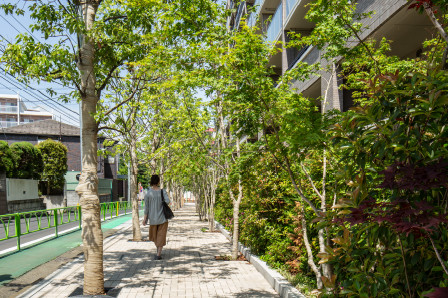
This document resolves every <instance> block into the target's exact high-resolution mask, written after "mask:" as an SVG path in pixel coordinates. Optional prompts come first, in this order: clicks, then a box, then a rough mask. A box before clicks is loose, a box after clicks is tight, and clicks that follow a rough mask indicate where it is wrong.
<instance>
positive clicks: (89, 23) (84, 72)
mask: <svg viewBox="0 0 448 298" xmlns="http://www.w3.org/2000/svg"><path fill="white" fill-rule="evenodd" d="M81 8H82V15H83V18H84V21H85V26H86V29H87V30H90V29H91V28H92V27H93V24H94V22H95V16H96V12H97V9H98V4H97V3H96V1H87V2H84V3H83V4H82V5H81ZM79 51H80V61H79V63H78V69H79V72H80V77H81V91H82V92H81V117H82V124H83V125H82V131H81V134H82V143H81V146H82V172H81V177H80V178H79V184H78V186H77V187H76V192H77V193H78V195H79V196H80V200H79V203H80V205H81V210H82V242H83V250H84V289H83V291H84V295H102V294H104V273H103V233H102V231H101V219H100V202H99V197H98V176H97V136H98V124H97V122H96V120H95V118H94V115H95V114H96V106H97V103H98V99H99V98H98V94H97V92H96V76H95V70H94V58H95V49H94V46H93V43H92V41H91V40H90V39H89V38H88V37H86V36H83V43H82V47H81V48H80V49H79Z"/></svg>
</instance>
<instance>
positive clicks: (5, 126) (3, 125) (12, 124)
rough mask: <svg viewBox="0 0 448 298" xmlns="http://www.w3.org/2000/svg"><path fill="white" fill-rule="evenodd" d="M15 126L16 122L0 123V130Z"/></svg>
mask: <svg viewBox="0 0 448 298" xmlns="http://www.w3.org/2000/svg"><path fill="white" fill-rule="evenodd" d="M13 126H17V121H0V129H2V128H8V127H13Z"/></svg>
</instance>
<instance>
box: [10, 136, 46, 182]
mask: <svg viewBox="0 0 448 298" xmlns="http://www.w3.org/2000/svg"><path fill="white" fill-rule="evenodd" d="M10 148H11V152H12V155H13V156H14V159H15V160H16V161H17V166H16V167H15V169H14V171H13V174H12V177H11V178H17V179H35V180H38V179H40V177H41V174H42V171H43V168H44V164H43V160H42V154H41V153H40V151H39V149H37V148H36V147H34V146H33V145H32V144H31V143H28V142H18V143H13V144H12V145H11V146H10Z"/></svg>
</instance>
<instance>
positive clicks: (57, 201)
mask: <svg viewBox="0 0 448 298" xmlns="http://www.w3.org/2000/svg"><path fill="white" fill-rule="evenodd" d="M44 203H45V205H46V206H47V209H55V208H63V207H67V202H66V200H65V199H64V196H63V195H59V196H45V197H44Z"/></svg>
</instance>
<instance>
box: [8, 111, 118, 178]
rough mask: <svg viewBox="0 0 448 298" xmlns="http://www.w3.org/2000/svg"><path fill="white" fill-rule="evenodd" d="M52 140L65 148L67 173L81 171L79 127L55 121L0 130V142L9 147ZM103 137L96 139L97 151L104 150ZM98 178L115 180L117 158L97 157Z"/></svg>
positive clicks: (42, 121)
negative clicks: (15, 144)
mask: <svg viewBox="0 0 448 298" xmlns="http://www.w3.org/2000/svg"><path fill="white" fill-rule="evenodd" d="M47 139H52V140H55V141H60V142H61V143H62V144H64V145H65V146H66V147H67V149H68V150H67V171H69V172H79V171H81V138H80V130H79V127H77V126H73V125H69V124H66V123H62V122H59V121H56V120H51V119H50V120H41V121H36V122H32V123H26V124H21V125H17V126H13V127H8V128H3V129H2V130H0V140H3V141H7V142H8V144H9V145H11V144H12V143H16V142H23V141H25V142H29V143H31V144H33V145H37V144H38V143H40V142H42V141H45V140H47ZM104 140H105V138H104V137H98V149H99V150H101V149H104V146H103V142H104ZM97 169H98V178H107V179H116V178H117V173H118V158H115V157H114V156H107V157H103V156H98V168H97Z"/></svg>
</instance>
